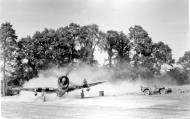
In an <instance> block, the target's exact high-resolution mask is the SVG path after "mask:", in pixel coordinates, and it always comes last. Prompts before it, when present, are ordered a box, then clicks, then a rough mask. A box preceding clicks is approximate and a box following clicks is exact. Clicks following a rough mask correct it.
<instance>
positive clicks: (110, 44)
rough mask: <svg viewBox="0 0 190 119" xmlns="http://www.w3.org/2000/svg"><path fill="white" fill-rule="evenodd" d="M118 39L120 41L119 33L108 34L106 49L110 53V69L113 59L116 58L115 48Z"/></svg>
mask: <svg viewBox="0 0 190 119" xmlns="http://www.w3.org/2000/svg"><path fill="white" fill-rule="evenodd" d="M117 39H119V33H118V32H117V31H113V30H109V31H107V33H106V41H105V44H104V49H105V50H106V51H107V53H108V61H109V67H110V68H111V67H112V57H113V56H114V51H113V50H114V47H115V46H116V42H117Z"/></svg>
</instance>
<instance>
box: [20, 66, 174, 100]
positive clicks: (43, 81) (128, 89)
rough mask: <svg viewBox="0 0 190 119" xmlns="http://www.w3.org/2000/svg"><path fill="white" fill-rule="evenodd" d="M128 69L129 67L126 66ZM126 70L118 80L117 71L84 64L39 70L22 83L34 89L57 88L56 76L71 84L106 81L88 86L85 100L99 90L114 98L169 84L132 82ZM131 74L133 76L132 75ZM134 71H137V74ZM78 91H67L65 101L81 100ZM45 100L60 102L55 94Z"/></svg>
mask: <svg viewBox="0 0 190 119" xmlns="http://www.w3.org/2000/svg"><path fill="white" fill-rule="evenodd" d="M127 66H128V65H127ZM125 69H126V70H120V71H119V75H120V77H118V70H110V69H107V68H104V67H98V66H89V65H86V64H81V63H80V64H76V65H74V66H73V65H68V66H67V67H65V68H57V67H54V68H51V69H49V70H45V71H41V72H40V73H39V77H37V78H33V79H31V80H30V81H29V82H26V83H25V84H24V87H25V88H34V87H53V88H57V80H58V77H59V76H63V75H67V76H68V77H69V79H70V83H71V85H82V83H83V80H84V79H86V80H87V81H88V83H94V82H98V81H105V83H103V84H100V85H97V86H94V87H91V90H90V92H85V96H87V97H96V96H98V95H99V91H104V93H105V95H106V96H114V95H124V94H129V93H136V94H137V93H139V92H140V86H141V85H145V86H154V85H159V86H163V85H164V86H165V85H166V84H167V85H169V84H171V82H170V81H169V80H168V82H167V80H160V79H156V78H153V79H150V80H149V79H147V80H145V79H144V78H142V77H137V78H136V79H135V80H133V77H132V75H135V74H134V71H131V69H130V67H128V68H125ZM132 72H133V74H132ZM136 72H137V71H136ZM80 93H81V90H76V91H73V92H70V93H69V94H68V95H65V96H64V97H63V98H62V99H64V98H80ZM21 97H22V99H23V100H25V99H24V98H26V97H27V98H28V97H29V98H30V100H31V101H37V100H38V99H40V97H41V96H38V97H37V98H36V97H34V93H31V92H22V93H21ZM46 97H47V98H48V100H52V101H53V100H57V99H60V98H58V97H57V96H56V94H47V95H46Z"/></svg>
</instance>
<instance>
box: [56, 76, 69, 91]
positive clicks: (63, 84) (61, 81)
mask: <svg viewBox="0 0 190 119" xmlns="http://www.w3.org/2000/svg"><path fill="white" fill-rule="evenodd" d="M58 87H59V89H61V90H66V89H68V87H69V78H68V77H67V76H61V77H59V78H58Z"/></svg>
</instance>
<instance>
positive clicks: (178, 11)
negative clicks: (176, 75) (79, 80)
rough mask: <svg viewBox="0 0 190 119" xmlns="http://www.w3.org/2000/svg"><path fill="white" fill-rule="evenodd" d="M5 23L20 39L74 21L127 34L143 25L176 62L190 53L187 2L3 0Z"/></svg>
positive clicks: (0, 10) (0, 1) (0, 20)
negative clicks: (131, 27)
mask: <svg viewBox="0 0 190 119" xmlns="http://www.w3.org/2000/svg"><path fill="white" fill-rule="evenodd" d="M4 22H11V24H12V25H13V28H14V29H15V30H16V35H18V37H19V38H21V37H26V36H27V35H32V34H34V33H35V31H37V30H39V31H42V30H43V29H44V28H54V29H57V28H58V27H61V26H66V25H68V24H69V23H71V22H74V23H78V24H80V25H88V24H97V25H99V28H100V30H103V31H105V32H106V31H107V30H117V31H123V32H124V33H126V34H127V33H129V31H128V29H129V27H130V26H133V25H141V26H142V27H143V28H144V29H145V30H146V31H147V32H148V33H149V36H150V37H151V38H152V40H153V42H158V41H163V42H164V43H166V44H168V45H169V46H170V47H171V48H172V50H173V52H172V53H173V57H174V58H175V59H178V58H179V57H181V56H183V54H184V52H185V51H187V50H190V40H189V33H190V31H189V26H190V25H189V1H188V0H0V23H4ZM99 55H100V54H99ZM99 58H102V56H101V55H100V56H99Z"/></svg>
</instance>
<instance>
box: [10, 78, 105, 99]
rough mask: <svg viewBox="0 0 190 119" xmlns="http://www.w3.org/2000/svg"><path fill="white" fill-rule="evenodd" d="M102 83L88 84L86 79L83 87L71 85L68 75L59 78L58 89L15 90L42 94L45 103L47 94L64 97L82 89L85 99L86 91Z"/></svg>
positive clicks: (82, 95)
mask: <svg viewBox="0 0 190 119" xmlns="http://www.w3.org/2000/svg"><path fill="white" fill-rule="evenodd" d="M102 83H104V81H102V82H95V83H89V84H88V83H87V81H86V79H84V81H83V84H82V85H71V83H70V81H69V78H68V77H67V75H65V76H61V77H59V78H58V88H52V87H35V88H13V90H20V91H31V92H34V95H35V96H37V93H38V92H39V93H42V97H43V101H45V93H56V94H57V96H58V97H62V96H63V95H65V94H66V93H68V92H71V91H74V90H77V89H82V92H81V98H83V97H84V90H83V89H86V90H87V91H90V87H92V86H95V85H98V84H102Z"/></svg>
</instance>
